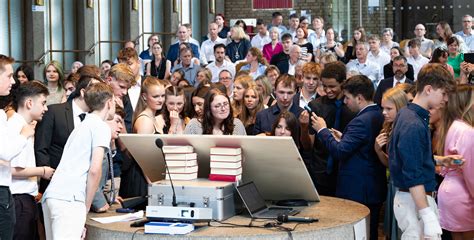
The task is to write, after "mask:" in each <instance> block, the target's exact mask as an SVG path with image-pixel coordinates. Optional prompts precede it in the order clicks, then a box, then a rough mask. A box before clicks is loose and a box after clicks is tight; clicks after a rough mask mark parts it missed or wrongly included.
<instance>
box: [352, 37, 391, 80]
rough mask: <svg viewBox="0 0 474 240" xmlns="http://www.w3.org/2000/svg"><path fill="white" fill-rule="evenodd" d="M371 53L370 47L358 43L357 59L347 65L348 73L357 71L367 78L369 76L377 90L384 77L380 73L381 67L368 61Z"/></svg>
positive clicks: (363, 43)
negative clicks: (368, 55)
mask: <svg viewBox="0 0 474 240" xmlns="http://www.w3.org/2000/svg"><path fill="white" fill-rule="evenodd" d="M368 51H369V46H368V45H367V43H365V42H358V43H357V44H356V57H357V58H356V59H353V60H351V61H350V62H348V63H347V65H346V68H347V71H348V72H349V71H357V72H359V73H361V74H363V75H365V76H367V77H368V78H369V79H370V80H371V81H372V83H373V84H374V87H375V88H377V86H378V84H379V81H380V76H383V75H382V74H381V72H380V66H379V65H378V64H377V63H374V62H372V61H370V60H369V59H367V54H368Z"/></svg>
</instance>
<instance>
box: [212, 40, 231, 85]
mask: <svg viewBox="0 0 474 240" xmlns="http://www.w3.org/2000/svg"><path fill="white" fill-rule="evenodd" d="M225 48H226V47H225V45H224V44H222V43H220V44H216V45H214V57H215V61H214V62H212V63H210V64H208V65H207V66H206V68H207V69H209V70H210V71H211V73H212V79H211V82H213V83H215V82H219V73H220V72H221V71H222V70H227V71H229V72H230V73H231V75H232V76H235V65H234V64H233V63H232V62H231V61H228V60H226V59H225Z"/></svg>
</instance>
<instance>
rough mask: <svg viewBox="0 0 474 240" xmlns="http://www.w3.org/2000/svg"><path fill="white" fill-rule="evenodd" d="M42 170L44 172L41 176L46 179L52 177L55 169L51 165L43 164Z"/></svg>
mask: <svg viewBox="0 0 474 240" xmlns="http://www.w3.org/2000/svg"><path fill="white" fill-rule="evenodd" d="M43 171H44V174H43V176H41V177H42V178H43V179H46V180H51V178H52V177H53V174H54V171H55V169H54V168H51V167H48V166H44V167H43Z"/></svg>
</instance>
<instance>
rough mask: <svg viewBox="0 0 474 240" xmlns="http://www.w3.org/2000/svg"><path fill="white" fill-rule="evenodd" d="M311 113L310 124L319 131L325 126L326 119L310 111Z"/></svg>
mask: <svg viewBox="0 0 474 240" xmlns="http://www.w3.org/2000/svg"><path fill="white" fill-rule="evenodd" d="M311 114H312V116H311V126H312V127H313V128H314V130H316V131H317V132H319V130H321V129H323V128H326V127H327V125H326V121H324V119H323V118H321V117H318V116H317V115H316V114H315V113H311Z"/></svg>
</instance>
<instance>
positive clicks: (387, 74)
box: [383, 61, 415, 79]
mask: <svg viewBox="0 0 474 240" xmlns="http://www.w3.org/2000/svg"><path fill="white" fill-rule="evenodd" d="M407 65H408V71H407V73H405V76H407V78H409V79H415V70H413V65H411V64H409V63H407ZM394 75H395V74H394V73H393V61H390V63H388V64H385V66H383V78H391V77H393V76H394Z"/></svg>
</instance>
